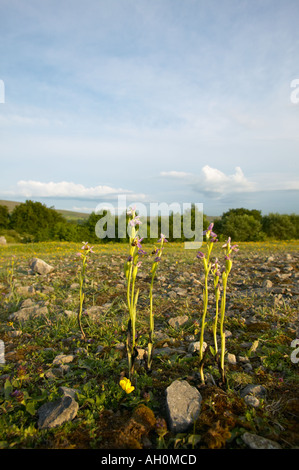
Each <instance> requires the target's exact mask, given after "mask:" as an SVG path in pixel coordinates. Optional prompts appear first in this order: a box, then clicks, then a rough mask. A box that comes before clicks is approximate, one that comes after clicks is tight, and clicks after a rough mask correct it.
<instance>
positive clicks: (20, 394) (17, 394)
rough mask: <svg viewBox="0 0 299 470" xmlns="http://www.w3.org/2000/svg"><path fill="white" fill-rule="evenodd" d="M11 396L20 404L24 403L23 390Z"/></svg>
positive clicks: (16, 391)
mask: <svg viewBox="0 0 299 470" xmlns="http://www.w3.org/2000/svg"><path fill="white" fill-rule="evenodd" d="M11 396H12V397H13V398H15V399H16V400H17V401H18V402H22V401H23V399H24V393H23V392H21V390H15V391H14V392H12V393H11Z"/></svg>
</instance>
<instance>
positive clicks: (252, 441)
mask: <svg viewBox="0 0 299 470" xmlns="http://www.w3.org/2000/svg"><path fill="white" fill-rule="evenodd" d="M242 439H243V441H244V442H245V444H247V445H248V447H250V449H281V446H280V445H279V444H278V443H277V442H274V441H271V440H270V439H266V438H265V437H262V436H258V435H257V434H253V433H251V432H244V434H242Z"/></svg>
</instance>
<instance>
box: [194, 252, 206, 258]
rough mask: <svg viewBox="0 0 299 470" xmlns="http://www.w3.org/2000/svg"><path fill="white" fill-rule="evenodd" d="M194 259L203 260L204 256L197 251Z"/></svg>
mask: <svg viewBox="0 0 299 470" xmlns="http://www.w3.org/2000/svg"><path fill="white" fill-rule="evenodd" d="M196 257H197V258H198V259H203V258H205V254H204V253H203V252H202V251H199V252H198V253H197V255H196Z"/></svg>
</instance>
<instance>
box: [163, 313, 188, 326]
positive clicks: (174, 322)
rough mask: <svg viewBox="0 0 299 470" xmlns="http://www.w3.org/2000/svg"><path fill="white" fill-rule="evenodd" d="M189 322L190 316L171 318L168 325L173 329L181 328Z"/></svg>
mask: <svg viewBox="0 0 299 470" xmlns="http://www.w3.org/2000/svg"><path fill="white" fill-rule="evenodd" d="M188 320H189V317H188V315H179V316H177V317H174V318H171V319H170V320H169V321H168V323H169V325H170V326H172V328H180V327H181V326H183V325H185V323H187V321H188Z"/></svg>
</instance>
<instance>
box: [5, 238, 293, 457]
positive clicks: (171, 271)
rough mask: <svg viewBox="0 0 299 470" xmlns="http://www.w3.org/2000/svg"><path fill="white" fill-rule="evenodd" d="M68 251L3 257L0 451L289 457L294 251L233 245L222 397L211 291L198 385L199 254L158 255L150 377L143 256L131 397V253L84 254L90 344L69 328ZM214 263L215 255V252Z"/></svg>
mask: <svg viewBox="0 0 299 470" xmlns="http://www.w3.org/2000/svg"><path fill="white" fill-rule="evenodd" d="M79 248H80V247H79ZM76 251H78V247H77V248H76V247H75V245H74V244H60V245H59V246H57V245H56V246H54V245H51V244H37V245H32V246H31V248H28V247H27V248H22V247H21V246H15V247H13V246H12V247H9V246H5V247H3V248H1V252H0V257H1V263H2V269H1V277H0V292H1V293H2V294H1V305H0V308H1V311H0V319H1V328H0V338H1V340H2V341H3V343H2V344H3V345H4V354H5V362H3V361H2V362H3V363H2V364H0V431H1V432H0V435H1V436H2V437H1V442H0V446H1V447H2V448H7V447H16V448H18V447H27V448H102V449H104V448H148V449H153V448H283V449H288V448H294V447H295V448H297V447H298V445H299V428H298V415H299V398H298V390H299V385H298V361H297V357H298V358H299V351H298V354H297V353H296V344H295V343H294V340H296V339H297V338H298V339H299V319H298V299H299V297H298V296H299V285H298V277H299V272H298V259H299V253H298V245H297V244H296V243H289V244H274V243H273V244H270V243H269V244H264V245H263V244H242V245H241V246H240V251H239V252H238V253H236V254H234V260H233V269H232V272H231V275H230V281H229V290H228V299H227V312H226V321H225V329H226V348H227V352H226V378H227V383H226V385H225V386H224V385H223V384H221V381H220V375H219V371H218V367H217V364H216V363H215V360H214V358H213V356H212V354H211V353H210V352H209V346H210V345H211V346H213V337H212V324H213V315H214V295H213V292H212V291H213V289H212V288H211V289H210V297H209V311H208V316H207V326H206V332H205V338H204V339H205V343H206V347H207V356H206V360H205V384H202V383H201V380H200V374H199V358H198V348H199V333H200V328H201V312H202V306H203V302H202V290H203V270H202V266H201V264H200V261H199V260H198V259H197V258H196V253H194V252H193V250H184V249H183V245H180V246H170V245H169V246H167V247H166V248H165V250H164V254H163V259H162V261H161V262H160V265H159V269H158V272H157V278H156V280H155V285H154V308H155V350H154V360H153V368H152V371H151V373H149V372H148V371H146V368H145V367H144V366H145V364H144V354H145V353H146V350H147V340H148V312H149V300H148V292H149V282H150V277H149V272H150V266H151V261H150V260H149V259H148V258H147V257H146V258H144V260H143V265H142V267H141V268H140V270H139V274H138V287H139V289H140V294H139V301H138V315H137V332H138V339H137V346H138V357H137V360H136V372H135V376H134V379H132V384H133V385H134V386H135V390H134V391H133V392H132V393H130V394H126V393H125V392H124V391H123V390H122V389H121V387H120V386H119V380H120V379H121V378H122V377H123V376H127V358H126V349H125V341H126V331H127V310H126V279H125V276H124V274H123V264H124V261H125V260H126V256H127V250H126V247H125V246H121V245H111V246H104V247H101V246H97V247H95V248H94V251H95V253H94V254H92V256H91V257H90V261H89V263H88V266H87V278H86V284H85V294H86V302H85V309H84V313H83V326H84V330H85V332H86V341H83V340H82V338H81V336H80V331H79V329H78V325H77V311H78V305H79V284H78V270H79V269H80V259H79V258H78V257H76ZM215 255H217V256H219V257H220V256H221V249H220V248H218V247H216V248H215ZM39 259H42V260H44V261H45V263H46V264H44V263H42V262H39V261H38V260H39ZM49 266H50V267H49ZM297 347H299V341H298V346H297ZM292 353H293V355H292Z"/></svg>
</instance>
